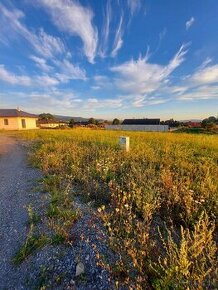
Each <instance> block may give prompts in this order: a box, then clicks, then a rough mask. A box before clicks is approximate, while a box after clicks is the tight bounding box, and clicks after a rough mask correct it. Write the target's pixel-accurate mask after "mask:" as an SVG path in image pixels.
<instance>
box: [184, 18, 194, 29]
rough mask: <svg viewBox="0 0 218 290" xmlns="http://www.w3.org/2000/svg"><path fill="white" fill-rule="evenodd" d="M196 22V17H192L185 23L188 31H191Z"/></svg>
mask: <svg viewBox="0 0 218 290" xmlns="http://www.w3.org/2000/svg"><path fill="white" fill-rule="evenodd" d="M194 22H195V19H194V17H191V18H190V19H189V20H188V21H186V23H185V28H186V30H189V29H190V28H191V26H192V25H193V24H194Z"/></svg>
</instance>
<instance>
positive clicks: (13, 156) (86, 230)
mask: <svg viewBox="0 0 218 290" xmlns="http://www.w3.org/2000/svg"><path fill="white" fill-rule="evenodd" d="M41 177H42V173H41V172H40V171H39V170H37V169H34V168H31V167H30V166H28V164H27V158H26V148H25V147H24V146H23V145H22V142H21V141H16V139H14V138H12V137H8V136H3V135H0V290H5V289H7V290H21V289H25V290H29V289H60V290H62V289H64V290H65V289H68V290H75V289H76V290H94V289H96V290H112V289H115V288H114V286H113V285H114V284H113V281H111V280H110V275H109V273H108V272H107V271H106V270H105V269H104V267H103V268H102V267H100V266H99V265H98V259H97V258H96V250H94V249H95V248H96V249H97V250H98V252H99V253H100V254H102V255H104V256H105V257H107V258H109V257H111V258H110V259H111V261H112V260H113V259H114V258H113V255H112V254H111V251H110V250H108V248H107V246H106V240H107V239H106V236H104V230H103V228H102V225H101V222H100V221H99V219H98V218H97V217H96V215H95V213H94V212H93V209H92V207H89V206H88V205H83V204H82V203H81V202H80V201H79V200H78V199H77V201H76V200H75V203H74V207H75V208H77V209H79V210H80V212H81V216H80V219H79V220H78V222H77V223H76V224H75V225H74V226H73V228H72V236H73V237H74V243H73V245H72V246H71V247H69V246H68V247H66V245H57V246H55V245H51V244H48V245H46V246H45V247H44V248H42V249H40V250H38V251H35V252H34V253H32V255H30V256H29V257H27V258H26V259H25V261H24V262H22V263H21V264H20V265H19V266H14V265H13V263H12V259H13V257H14V255H15V254H16V252H17V251H18V249H19V248H20V247H21V245H23V244H24V242H25V241H26V237H27V234H28V229H29V225H28V214H27V207H28V205H30V204H31V206H32V207H33V208H34V211H36V212H37V213H38V214H39V215H40V216H41V219H42V220H43V218H45V216H43V212H44V209H45V208H46V203H47V202H48V200H49V193H45V192H40V186H39V183H38V181H37V180H38V179H39V178H41ZM33 188H35V189H36V188H38V189H37V190H33ZM41 225H42V226H43V224H41ZM111 255H112V256H111ZM79 261H80V262H82V263H83V264H84V265H85V273H84V274H83V275H82V277H80V276H79V277H75V273H76V265H77V263H78V262H79ZM45 285H46V287H45ZM42 287H44V288H42Z"/></svg>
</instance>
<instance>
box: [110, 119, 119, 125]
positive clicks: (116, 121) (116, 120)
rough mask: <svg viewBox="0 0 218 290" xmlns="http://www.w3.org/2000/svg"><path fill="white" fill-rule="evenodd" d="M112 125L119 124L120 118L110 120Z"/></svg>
mask: <svg viewBox="0 0 218 290" xmlns="http://www.w3.org/2000/svg"><path fill="white" fill-rule="evenodd" d="M112 124H113V125H119V124H120V120H119V119H117V118H115V119H114V120H113V122H112Z"/></svg>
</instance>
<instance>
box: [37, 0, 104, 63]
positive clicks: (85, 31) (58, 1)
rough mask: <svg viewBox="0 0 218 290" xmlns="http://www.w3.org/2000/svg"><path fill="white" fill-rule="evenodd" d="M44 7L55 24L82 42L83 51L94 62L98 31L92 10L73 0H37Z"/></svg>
mask: <svg viewBox="0 0 218 290" xmlns="http://www.w3.org/2000/svg"><path fill="white" fill-rule="evenodd" d="M37 2H38V3H39V4H40V5H41V6H42V7H43V8H45V9H46V11H47V12H48V13H49V15H50V16H51V18H52V21H53V23H54V24H55V26H56V27H57V28H58V29H59V30H60V31H64V32H67V33H68V34H70V35H72V36H78V37H80V39H81V40H82V42H83V51H84V54H85V55H86V57H87V58H88V60H89V62H90V63H94V59H95V56H96V50H97V44H98V31H97V28H96V27H95V26H94V25H93V17H94V14H93V11H92V10H91V9H90V8H86V7H84V6H82V5H81V4H80V3H79V2H78V1H74V0H71V1H70V0H37Z"/></svg>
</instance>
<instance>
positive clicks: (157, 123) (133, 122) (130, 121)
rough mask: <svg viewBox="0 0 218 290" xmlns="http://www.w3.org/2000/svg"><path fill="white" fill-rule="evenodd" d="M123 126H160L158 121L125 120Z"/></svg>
mask: <svg viewBox="0 0 218 290" xmlns="http://www.w3.org/2000/svg"><path fill="white" fill-rule="evenodd" d="M122 124H123V125H160V119H147V118H146V119H125V120H124V121H123V123H122Z"/></svg>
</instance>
